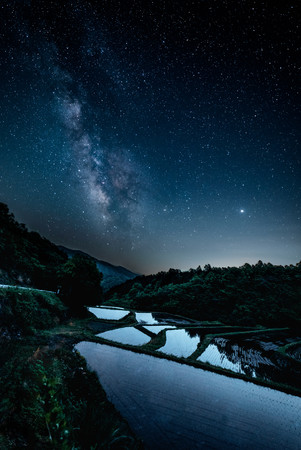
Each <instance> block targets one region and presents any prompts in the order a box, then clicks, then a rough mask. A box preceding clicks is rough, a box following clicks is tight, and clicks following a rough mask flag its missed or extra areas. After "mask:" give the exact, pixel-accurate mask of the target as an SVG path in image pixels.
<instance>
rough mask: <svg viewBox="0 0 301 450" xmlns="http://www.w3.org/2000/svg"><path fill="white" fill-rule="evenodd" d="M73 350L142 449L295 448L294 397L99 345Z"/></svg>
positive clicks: (300, 423) (300, 419)
mask: <svg viewBox="0 0 301 450" xmlns="http://www.w3.org/2000/svg"><path fill="white" fill-rule="evenodd" d="M76 348H77V350H78V351H79V352H80V353H81V354H82V355H83V356H84V357H85V358H86V360H87V362H88V365H89V366H90V367H91V368H92V369H93V370H95V371H96V372H97V374H98V376H99V379H100V382H101V384H102V386H103V387H104V389H105V391H106V393H107V395H108V398H109V400H110V401H112V402H113V403H114V405H115V407H116V408H117V409H118V410H119V411H120V412H121V414H122V415H123V416H124V417H125V418H126V419H127V420H128V422H129V424H130V426H131V427H132V428H133V430H134V431H135V432H136V434H137V435H138V436H139V437H140V438H142V439H143V441H144V443H145V447H146V448H148V449H156V450H157V449H169V448H172V449H175V450H178V449H203V448H214V449H226V450H227V449H234V448H241V449H242V448H243V449H252V450H253V449H292V450H293V449H294V450H297V449H300V442H301V413H300V411H301V399H300V398H299V397H294V396H292V395H288V394H284V393H282V392H279V391H275V390H273V389H269V388H264V387H261V386H256V385H254V384H252V383H250V382H246V381H243V380H239V379H233V378H229V377H225V376H222V375H219V374H215V373H211V372H207V371H204V370H201V369H196V368H194V367H190V366H187V365H184V364H177V363H175V362H173V361H167V360H165V359H159V358H154V357H152V356H149V355H143V354H137V353H133V352H130V351H128V350H123V349H119V348H115V347H109V346H106V345H102V344H95V343H91V342H81V343H79V344H78V345H77V346H76Z"/></svg>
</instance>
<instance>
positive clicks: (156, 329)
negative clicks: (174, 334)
mask: <svg viewBox="0 0 301 450" xmlns="http://www.w3.org/2000/svg"><path fill="white" fill-rule="evenodd" d="M143 328H146V329H147V330H148V331H151V332H152V333H155V334H159V333H160V331H162V330H166V329H167V328H168V329H169V330H170V329H171V328H176V327H175V326H173V325H150V326H148V325H145V326H144V327H143Z"/></svg>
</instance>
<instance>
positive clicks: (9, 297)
mask: <svg viewBox="0 0 301 450" xmlns="http://www.w3.org/2000/svg"><path fill="white" fill-rule="evenodd" d="M0 311H1V314H0V337H1V336H2V337H3V336H9V337H20V336H24V335H33V334H35V332H36V331H37V330H45V329H48V328H51V327H54V326H56V325H57V324H58V323H59V322H60V321H61V320H62V319H63V318H64V317H65V316H66V313H67V309H66V307H65V306H64V305H63V303H62V302H61V301H60V300H59V299H58V298H57V296H56V295H55V294H53V293H52V292H39V291H36V290H34V289H29V290H27V289H26V290H25V289H22V290H21V289H17V288H10V289H5V288H2V289H0Z"/></svg>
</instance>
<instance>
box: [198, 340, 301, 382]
mask: <svg viewBox="0 0 301 450" xmlns="http://www.w3.org/2000/svg"><path fill="white" fill-rule="evenodd" d="M256 339H257V345H255V342H254V341H255V338H254V339H252V341H251V339H248V338H242V337H241V338H239V337H238V336H236V337H234V336H233V337H232V338H229V339H226V338H222V337H216V338H214V339H213V340H212V343H211V344H210V345H208V347H207V348H206V349H205V351H204V352H203V353H202V354H201V356H199V358H198V360H199V361H202V362H205V363H206V362H207V363H209V364H212V365H213V366H218V367H222V368H224V369H229V370H232V371H233V372H237V373H242V374H245V375H247V376H249V377H252V378H262V379H266V380H272V381H275V382H280V383H288V384H291V385H293V386H299V385H300V379H299V375H298V373H299V370H298V367H297V362H295V361H293V360H289V359H288V358H286V357H285V356H283V355H281V354H280V353H277V352H275V351H271V350H270V351H265V350H264V349H263V348H262V347H263V346H262V345H259V339H260V338H259V336H258V337H256Z"/></svg>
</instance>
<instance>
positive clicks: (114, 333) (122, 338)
mask: <svg viewBox="0 0 301 450" xmlns="http://www.w3.org/2000/svg"><path fill="white" fill-rule="evenodd" d="M97 336H98V337H101V338H104V339H108V340H109V341H113V342H119V343H121V344H129V345H143V344H147V343H148V342H149V341H150V337H149V336H147V335H146V334H144V333H142V332H141V331H139V330H137V329H136V328H134V327H124V328H117V329H115V330H110V331H105V332H104V333H99V334H97Z"/></svg>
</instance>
